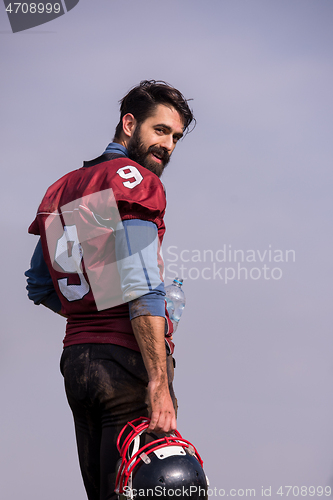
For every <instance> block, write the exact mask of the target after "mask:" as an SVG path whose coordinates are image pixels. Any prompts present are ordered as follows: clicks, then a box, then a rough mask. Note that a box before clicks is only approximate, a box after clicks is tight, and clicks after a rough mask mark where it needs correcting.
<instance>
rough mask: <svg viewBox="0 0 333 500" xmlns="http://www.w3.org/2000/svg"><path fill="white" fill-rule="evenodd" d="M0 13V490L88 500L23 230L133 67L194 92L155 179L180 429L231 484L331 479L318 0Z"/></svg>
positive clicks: (53, 327)
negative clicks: (14, 22) (179, 298)
mask: <svg viewBox="0 0 333 500" xmlns="http://www.w3.org/2000/svg"><path fill="white" fill-rule="evenodd" d="M0 9H1V11H2V13H1V20H0V53H1V90H2V92H1V97H0V103H1V120H2V134H1V139H2V147H1V152H2V154H1V162H2V176H3V179H2V184H1V197H0V203H1V212H0V214H1V215H0V222H1V227H2V234H3V238H2V245H1V256H2V263H3V266H2V274H3V279H2V286H1V291H0V294H1V302H2V304H3V308H2V328H1V354H0V357H1V363H0V384H1V394H2V409H1V431H0V439H1V441H0V444H1V446H0V450H1V451H0V457H1V469H0V470H1V473H0V476H1V477H0V481H1V490H2V492H3V493H2V496H3V498H6V500H18V499H19V498H24V499H25V500H32V499H33V500H46V499H47V500H58V499H59V498H65V499H67V498H70V499H71V500H81V499H82V498H85V492H84V489H83V485H82V481H81V477H80V473H79V468H78V460H77V455H76V444H75V438H74V429H73V423H72V416H71V413H70V410H69V407H68V405H67V402H66V398H65V394H64V390H63V381H62V377H61V374H60V372H59V359H60V355H61V350H62V339H63V336H64V328H65V325H64V320H63V318H61V317H58V316H56V315H54V314H53V313H52V312H50V311H48V310H46V309H44V308H42V307H35V306H33V304H32V303H31V302H29V301H28V299H27V297H26V291H25V280H24V276H23V273H24V271H25V270H26V269H27V268H28V267H29V260H30V256H31V253H32V251H33V248H34V246H35V244H36V238H35V237H33V236H30V235H28V234H27V227H28V226H29V224H30V222H31V221H32V220H33V218H34V216H35V212H36V209H37V207H38V204H39V202H40V200H41V198H42V196H43V194H44V192H45V190H46V188H47V187H48V186H49V185H50V184H51V183H52V182H54V181H55V180H56V179H57V178H59V177H60V176H61V175H63V174H65V173H66V172H68V171H70V170H73V169H75V168H78V167H80V166H81V164H82V161H83V160H89V159H92V158H94V157H96V156H98V155H99V154H100V153H101V152H102V151H103V148H104V147H105V146H106V145H107V143H108V142H109V141H110V140H111V139H112V136H113V131H114V128H115V125H116V124H117V121H118V100H119V99H120V98H121V97H122V96H123V95H124V94H125V93H126V92H127V91H128V90H129V89H130V88H131V87H132V86H134V85H136V84H137V83H138V82H139V81H140V80H142V79H146V78H148V79H150V78H155V79H162V80H166V81H168V82H170V83H171V84H173V85H175V86H176V87H178V88H179V89H180V90H181V92H182V93H183V94H184V95H185V96H186V97H187V98H193V101H191V105H192V107H193V110H194V113H195V116H196V118H197V126H196V128H195V130H194V131H193V132H192V133H191V134H189V135H188V136H187V137H186V138H185V139H184V140H183V141H181V142H180V143H179V144H178V146H177V148H176V151H175V153H174V155H173V159H172V161H171V163H170V166H168V169H167V171H166V173H165V175H164V176H163V179H162V180H163V182H164V184H165V186H166V189H167V199H168V209H167V216H166V223H167V235H166V238H165V242H164V248H163V253H164V259H165V263H166V267H167V270H166V277H167V279H166V283H167V284H168V283H169V282H170V281H171V279H172V278H173V277H174V276H175V273H177V275H179V273H180V272H181V266H183V267H184V268H186V269H184V270H183V272H184V277H185V283H184V291H185V294H186V298H187V305H186V308H185V312H184V315H183V317H182V319H181V323H180V326H179V328H178V330H177V332H176V335H175V341H176V352H175V357H176V361H177V369H176V379H175V388H176V392H177V396H178V400H179V407H180V408H179V418H178V427H179V430H180V431H181V432H182V434H183V436H184V437H185V438H186V439H189V440H192V441H193V443H194V444H195V445H196V447H197V448H198V450H199V452H200V453H201V455H202V458H203V460H204V463H205V470H206V473H207V475H208V477H209V479H210V484H211V487H212V488H215V487H216V488H217V489H218V490H219V489H222V488H223V489H225V492H226V493H225V495H226V496H227V494H229V496H232V495H233V494H234V491H232V492H231V489H235V490H236V492H238V490H240V492H239V495H237V496H236V497H237V498H238V496H241V495H242V490H244V491H245V490H246V489H247V488H255V489H256V496H261V488H262V486H263V487H264V488H268V487H270V486H271V487H272V496H271V498H277V499H278V498H280V499H281V496H279V495H278V494H277V491H278V488H279V487H280V486H283V488H284V487H285V486H288V485H289V486H295V487H297V486H298V487H299V488H300V487H301V486H307V487H309V486H315V487H319V486H323V487H325V486H329V485H331V484H332V487H333V452H332V441H333V426H332V421H333V420H332V417H333V401H332V385H333V366H332V349H333V341H332V314H331V310H332V306H331V303H332V260H331V251H332V231H331V219H332V201H331V200H332V195H331V193H332V180H333V174H332V153H333V151H332V149H333V147H332V144H333V141H332V126H333V123H332V121H333V118H332V117H333V109H332V108H333V102H332V88H333V66H332V62H333V54H332V47H333V30H332V22H333V3H332V2H331V1H330V0H311V1H310V0H207V1H206V2H202V1H200V2H199V1H197V0H191V1H190V0H181V1H180V0H178V1H175V0H169V1H168V2H162V1H160V0H140V1H137V0H123V1H122V2H120V1H118V0H100V1H99V2H92V1H87V0H81V1H80V2H79V4H78V5H77V6H76V7H75V8H74V9H73V10H72V11H70V12H69V13H67V14H66V15H64V16H62V17H60V18H58V19H56V20H54V21H52V22H50V23H48V24H45V25H42V26H39V27H37V28H34V29H31V30H28V31H26V32H20V33H16V34H12V33H11V30H10V25H9V21H8V19H7V18H6V15H5V14H6V13H5V8H4V5H0ZM229 250H230V251H231V254H230V258H229V253H228V252H229ZM234 250H240V252H238V253H236V258H235V255H234V253H233V252H234ZM287 250H291V251H292V252H289V253H288V254H286V251H287ZM204 251H206V252H205V253H204ZM241 251H242V252H241ZM265 252H266V253H265ZM242 255H243V258H244V262H240V261H241V257H242ZM287 255H288V257H289V258H288V261H286V256H287ZM224 256H225V257H226V259H225V260H226V261H223V257H224ZM238 266H239V267H240V268H243V269H241V270H240V269H239V267H238ZM264 266H266V267H265V268H264ZM246 276H247V279H245V278H246ZM226 277H227V280H226ZM283 492H284V496H285V495H286V493H287V490H286V489H283ZM293 493H294V496H296V494H297V489H294V492H293ZM291 495H292V493H290V494H289V496H291ZM212 496H213V497H214V495H212ZM244 496H245V493H244ZM324 496H325V495H324Z"/></svg>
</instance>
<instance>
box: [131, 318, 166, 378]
mask: <svg viewBox="0 0 333 500" xmlns="http://www.w3.org/2000/svg"><path fill="white" fill-rule="evenodd" d="M131 323H132V328H133V331H134V335H135V338H136V341H137V343H138V344H139V347H140V351H141V354H142V358H143V361H144V364H145V367H146V370H147V372H148V378H149V381H150V382H151V381H156V382H157V381H158V382H160V383H161V382H165V383H166V384H168V377H167V368H166V350H165V341H164V328H165V318H162V317H161V316H138V317H136V318H134V319H132V321H131Z"/></svg>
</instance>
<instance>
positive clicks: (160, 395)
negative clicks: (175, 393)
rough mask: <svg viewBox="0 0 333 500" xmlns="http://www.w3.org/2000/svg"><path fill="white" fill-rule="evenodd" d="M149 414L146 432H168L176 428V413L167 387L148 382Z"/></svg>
mask: <svg viewBox="0 0 333 500" xmlns="http://www.w3.org/2000/svg"><path fill="white" fill-rule="evenodd" d="M148 395H149V403H150V405H149V413H150V415H149V416H150V424H149V427H148V429H147V430H148V431H155V432H170V431H174V430H175V429H176V428H177V422H176V413H175V409H174V406H173V403H172V399H171V397H170V392H169V386H168V385H167V384H159V383H156V382H149V384H148Z"/></svg>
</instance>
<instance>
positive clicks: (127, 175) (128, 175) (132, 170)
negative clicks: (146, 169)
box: [117, 165, 143, 189]
mask: <svg viewBox="0 0 333 500" xmlns="http://www.w3.org/2000/svg"><path fill="white" fill-rule="evenodd" d="M126 170H127V172H126ZM128 170H129V172H128ZM117 174H118V175H120V177H122V179H134V180H133V182H130V181H129V180H128V181H126V182H123V184H124V186H125V187H127V188H129V189H133V188H134V187H135V186H137V185H138V184H140V182H141V181H142V180H143V177H142V175H141V174H140V172H139V170H138V169H137V168H136V167H134V165H128V166H127V167H121V168H119V170H117Z"/></svg>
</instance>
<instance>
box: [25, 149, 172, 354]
mask: <svg viewBox="0 0 333 500" xmlns="http://www.w3.org/2000/svg"><path fill="white" fill-rule="evenodd" d="M101 158H102V160H101V162H100V163H97V164H95V165H93V166H88V167H86V166H84V167H82V168H80V169H78V170H75V171H73V172H70V173H68V174H67V175H65V176H64V177H62V178H61V179H59V180H58V181H57V182H55V183H54V184H53V185H52V186H51V187H50V188H49V189H48V190H47V192H46V194H45V196H44V198H43V200H42V202H41V204H40V206H39V208H38V212H37V216H36V218H35V220H34V222H33V223H32V224H31V226H30V227H29V232H30V233H32V234H37V235H40V236H41V241H42V247H43V254H44V258H45V262H46V264H47V266H48V269H49V271H50V274H51V277H52V281H53V284H54V287H55V289H56V291H57V294H58V296H59V298H60V301H61V305H62V308H61V313H62V314H64V315H66V316H68V321H67V327H66V336H65V339H64V345H65V346H68V345H72V344H78V343H86V342H93V343H115V344H118V345H123V346H125V347H128V348H131V349H136V350H139V348H138V345H137V343H136V340H135V337H134V335H133V330H132V327H131V322H130V319H129V311H128V304H126V303H124V302H123V299H122V293H121V286H120V285H121V284H120V278H119V272H118V269H117V259H116V248H115V231H116V229H117V228H119V224H120V227H121V221H122V220H128V219H141V220H146V221H150V222H153V223H154V224H156V226H157V229H158V239H159V243H160V244H161V243H162V239H163V236H164V232H165V226H164V221H163V217H164V212H165V206H166V199H165V192H164V188H163V185H162V183H161V181H160V180H159V178H158V177H157V176H156V175H155V174H154V173H152V172H150V171H149V170H147V169H145V168H144V167H142V166H141V165H139V164H137V163H135V162H133V161H131V160H130V159H128V158H126V157H121V158H116V159H112V160H108V159H106V160H105V161H103V157H101ZM158 266H159V269H160V275H161V281H163V278H162V275H163V261H162V258H161V256H160V253H159V252H158Z"/></svg>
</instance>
